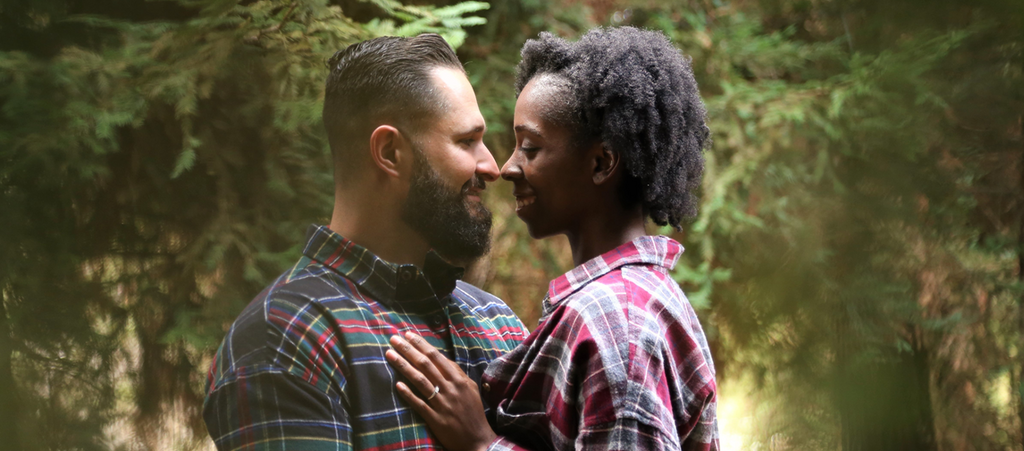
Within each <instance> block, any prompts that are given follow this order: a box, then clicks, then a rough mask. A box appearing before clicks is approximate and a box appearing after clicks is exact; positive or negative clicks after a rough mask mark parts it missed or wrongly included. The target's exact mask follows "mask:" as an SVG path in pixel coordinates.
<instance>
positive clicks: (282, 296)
mask: <svg viewBox="0 0 1024 451" xmlns="http://www.w3.org/2000/svg"><path fill="white" fill-rule="evenodd" d="M353 297H354V296H353V293H352V291H351V289H350V287H349V286H348V285H347V284H345V283H344V282H343V281H341V280H339V276H336V275H335V276H331V275H330V274H329V273H328V272H327V271H324V268H322V267H318V265H307V266H305V267H303V268H301V269H295V268H293V269H291V270H289V271H286V272H285V273H284V274H282V275H281V276H279V277H278V278H277V279H275V280H274V282H273V283H271V284H270V285H268V286H267V287H266V288H264V289H263V291H261V292H260V293H259V294H258V295H256V297H255V298H253V300H252V301H251V302H250V303H249V304H248V305H247V306H246V307H245V308H244V309H243V310H242V312H241V313H240V314H239V315H238V317H237V318H236V319H235V321H234V322H233V323H232V325H231V328H230V329H229V330H228V333H227V335H226V336H225V337H224V340H223V342H222V343H221V346H220V349H219V350H218V351H217V355H216V357H215V362H214V372H228V371H233V369H234V368H237V367H241V366H246V367H256V366H265V365H275V364H277V363H278V362H276V360H277V358H278V357H279V355H280V353H279V352H277V351H278V350H279V349H278V348H279V347H280V346H281V345H282V338H283V337H284V336H286V335H289V336H291V340H301V337H297V336H295V335H294V334H291V333H290V332H289V330H292V331H294V330H293V329H294V325H295V324H302V325H304V329H303V330H305V331H306V332H307V333H314V334H315V333H316V329H317V327H316V325H317V324H318V323H319V324H322V325H324V326H325V327H326V323H325V320H327V319H328V318H324V316H325V315H327V314H328V312H330V311H331V310H330V309H327V308H323V307H322V306H323V305H324V303H333V304H338V303H346V302H352V299H353Z"/></svg>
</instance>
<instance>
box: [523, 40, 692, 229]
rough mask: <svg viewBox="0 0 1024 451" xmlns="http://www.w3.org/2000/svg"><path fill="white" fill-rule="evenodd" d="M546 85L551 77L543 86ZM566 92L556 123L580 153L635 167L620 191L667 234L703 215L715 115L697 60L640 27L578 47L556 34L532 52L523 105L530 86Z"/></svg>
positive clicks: (528, 50) (527, 52) (531, 46)
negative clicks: (668, 228) (595, 148)
mask: <svg viewBox="0 0 1024 451" xmlns="http://www.w3.org/2000/svg"><path fill="white" fill-rule="evenodd" d="M538 76H541V77H538ZM534 78H538V80H537V82H538V83H542V84H544V85H545V86H549V85H550V87H555V88H556V89H549V90H546V91H548V92H550V93H551V95H553V96H554V97H556V98H551V99H549V100H550V102H549V104H550V105H555V108H556V109H558V110H560V111H550V112H547V114H546V116H547V118H548V119H549V120H554V121H555V122H556V123H558V124H559V125H561V126H565V127H568V128H569V129H570V130H571V131H572V136H573V137H574V139H575V141H576V142H577V143H578V144H579V146H580V147H582V146H586V145H590V144H593V143H594V142H596V141H600V142H602V143H603V144H604V145H605V146H606V147H607V148H608V149H609V150H611V151H612V152H616V153H618V155H619V156H620V158H621V161H622V163H623V164H624V166H625V168H624V169H625V173H624V175H625V177H624V180H623V184H622V187H621V190H620V194H621V196H620V197H621V200H622V201H623V203H624V204H625V205H627V206H634V205H637V204H640V205H641V206H642V208H643V211H644V213H645V214H646V215H648V216H650V217H651V219H652V220H654V222H655V223H657V224H658V225H666V224H669V225H672V226H673V227H676V228H677V229H678V228H680V223H681V222H682V221H683V220H685V219H687V218H691V217H693V216H695V215H696V213H697V198H696V196H694V195H693V191H695V190H696V189H698V188H699V187H700V181H701V177H702V175H703V173H704V154H703V151H704V149H706V148H707V147H709V146H710V144H711V132H710V130H709V129H708V127H707V125H706V124H705V120H706V116H707V113H706V110H705V108H704V103H703V102H702V101H701V99H700V92H699V91H698V90H697V82H696V80H694V77H693V69H692V68H691V67H690V61H689V58H687V57H684V56H683V55H682V54H681V53H680V52H679V50H677V49H676V48H675V47H673V46H672V44H671V43H670V42H669V40H668V39H667V38H666V37H665V35H663V34H661V33H659V32H654V31H646V30H639V29H636V28H632V27H622V28H606V29H595V30H592V31H590V32H588V33H587V34H585V35H584V36H583V37H582V38H581V39H580V40H579V41H577V42H575V43H570V42H567V41H565V40H563V39H560V38H558V37H555V36H554V35H552V34H550V33H541V34H540V37H539V38H538V39H531V40H529V41H527V42H526V44H525V45H524V46H523V50H522V61H521V62H520V63H519V66H518V68H517V74H516V96H517V97H518V95H519V94H520V93H521V92H522V90H523V88H524V87H525V86H526V84H527V83H529V82H530V80H532V79H534Z"/></svg>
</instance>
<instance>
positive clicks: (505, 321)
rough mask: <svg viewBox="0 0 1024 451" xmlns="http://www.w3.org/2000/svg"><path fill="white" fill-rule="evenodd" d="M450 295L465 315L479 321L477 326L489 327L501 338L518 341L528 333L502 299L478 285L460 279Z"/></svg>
mask: <svg viewBox="0 0 1024 451" xmlns="http://www.w3.org/2000/svg"><path fill="white" fill-rule="evenodd" d="M452 297H453V298H454V299H455V301H456V302H457V303H458V304H459V308H460V309H462V310H463V311H465V312H466V313H465V314H466V316H468V317H470V318H473V319H474V320H475V321H476V322H477V323H479V324H478V326H480V327H483V328H486V329H490V332H491V333H499V334H500V336H501V337H502V340H513V341H514V342H515V343H518V342H521V341H523V340H524V339H525V338H526V335H528V334H529V331H528V330H527V329H526V326H525V325H523V322H522V321H520V320H519V317H518V316H516V314H515V312H513V311H512V309H511V308H510V307H509V306H508V305H507V304H505V302H504V301H502V300H501V299H500V298H498V297H497V296H495V295H493V294H491V293H488V292H486V291H484V290H482V289H480V288H479V287H476V286H474V285H472V284H470V283H467V282H463V281H461V280H460V281H458V282H457V283H456V286H455V290H454V291H453V292H452Z"/></svg>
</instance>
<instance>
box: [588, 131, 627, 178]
mask: <svg viewBox="0 0 1024 451" xmlns="http://www.w3.org/2000/svg"><path fill="white" fill-rule="evenodd" d="M590 155H591V161H592V162H593V165H594V174H593V177H594V184H595V185H603V184H605V183H608V181H609V180H611V179H612V178H613V177H615V175H616V174H617V173H618V171H619V166H620V163H621V161H622V158H620V157H619V154H618V152H613V151H612V150H611V149H609V148H608V147H607V146H605V145H604V143H601V142H598V143H597V144H595V145H594V147H592V148H591V150H590Z"/></svg>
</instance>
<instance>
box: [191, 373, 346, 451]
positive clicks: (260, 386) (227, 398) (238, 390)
mask: <svg viewBox="0 0 1024 451" xmlns="http://www.w3.org/2000/svg"><path fill="white" fill-rule="evenodd" d="M203 418H204V420H205V421H206V427H207V429H208V430H209V433H210V437H211V438H213V442H214V444H215V445H216V446H217V449H218V450H221V451H224V450H238V449H246V450H271V449H273V450H280V449H302V450H351V449H352V439H351V437H352V428H351V425H350V423H349V419H348V414H347V411H346V409H345V406H344V404H343V403H342V401H341V399H340V398H339V397H337V396H334V395H333V394H332V393H330V392H325V391H324V390H323V389H321V388H318V387H316V386H314V385H312V384H310V383H308V382H306V381H305V380H302V379H301V378H299V377H296V376H294V375H292V374H291V373H289V372H287V371H285V370H283V369H280V368H273V367H270V368H266V367H264V368H239V369H238V370H237V371H236V372H235V374H234V375H231V376H229V377H228V378H225V379H224V380H223V381H222V383H221V384H220V385H219V386H217V387H216V388H215V389H214V390H212V391H211V392H210V393H209V394H208V395H207V399H206V403H205V405H204V407H203Z"/></svg>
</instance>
